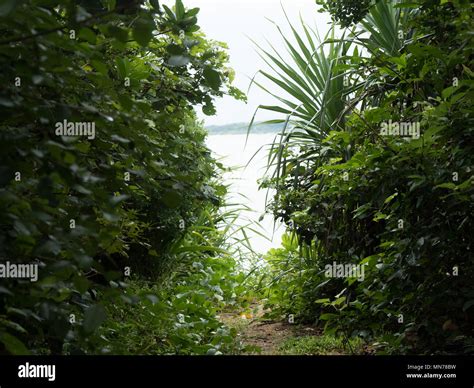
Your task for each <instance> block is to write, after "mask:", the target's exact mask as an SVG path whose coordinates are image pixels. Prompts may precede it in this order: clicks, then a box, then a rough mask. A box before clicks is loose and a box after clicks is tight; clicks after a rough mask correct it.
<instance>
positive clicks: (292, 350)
mask: <svg viewBox="0 0 474 388" xmlns="http://www.w3.org/2000/svg"><path fill="white" fill-rule="evenodd" d="M363 344H364V343H363V341H362V340H361V339H359V338H352V339H350V340H349V344H347V343H344V340H343V339H342V338H336V337H333V336H328V335H323V336H304V337H293V338H289V339H287V340H285V341H284V342H283V343H282V344H281V345H280V348H279V351H280V352H281V353H280V354H282V355H331V354H361V353H362V352H363ZM349 345H350V346H349Z"/></svg>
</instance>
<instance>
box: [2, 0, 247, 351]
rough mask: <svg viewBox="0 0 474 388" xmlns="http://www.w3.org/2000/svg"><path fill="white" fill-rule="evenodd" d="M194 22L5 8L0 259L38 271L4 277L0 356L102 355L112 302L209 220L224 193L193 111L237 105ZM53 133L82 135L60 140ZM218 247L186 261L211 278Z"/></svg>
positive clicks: (116, 11)
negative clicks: (34, 276)
mask: <svg viewBox="0 0 474 388" xmlns="http://www.w3.org/2000/svg"><path fill="white" fill-rule="evenodd" d="M198 12H199V9H198V8H195V9H188V10H186V9H185V8H184V6H183V4H182V3H181V1H180V0H177V1H176V4H175V6H174V7H173V9H170V8H168V7H166V6H164V5H163V6H160V4H159V2H158V1H149V2H148V1H147V2H145V1H132V2H130V1H99V0H87V1H85V0H63V1H51V0H39V1H4V2H2V6H1V7H0V65H1V68H2V73H1V81H2V89H1V91H0V116H1V126H0V155H1V162H0V230H1V233H0V259H1V262H2V263H3V262H7V261H8V262H10V263H14V264H20V263H21V264H26V263H32V262H36V263H37V264H38V265H39V280H38V281H37V282H30V281H29V280H22V279H2V283H1V286H0V352H1V353H5V352H6V353H14V354H21V353H28V352H34V353H62V352H67V353H71V352H84V351H86V352H95V351H99V349H98V347H99V346H101V345H100V342H99V341H95V340H94V333H95V332H96V330H97V328H98V327H99V326H100V325H101V324H102V323H103V322H104V321H105V320H106V319H107V313H110V311H107V310H111V309H112V310H113V307H110V306H109V305H110V304H111V303H112V304H113V303H117V300H118V299H117V298H119V297H120V295H122V300H124V301H126V302H133V301H134V300H132V299H133V298H132V299H131V298H130V297H129V296H128V294H130V291H128V292H127V294H126V295H123V293H124V289H125V288H126V286H127V282H128V279H129V278H130V277H134V278H136V279H156V276H158V275H164V274H166V273H167V272H168V269H170V268H175V267H176V265H183V264H182V262H180V260H181V259H182V254H181V252H182V251H185V250H186V248H185V247H183V246H178V247H177V246H176V244H179V243H181V244H184V242H185V241H186V239H187V238H188V236H189V234H190V233H196V232H195V231H193V230H192V228H193V227H195V226H196V225H197V223H199V220H200V219H201V218H202V214H203V212H208V213H209V214H210V217H211V218H212V217H218V213H217V210H216V206H218V205H219V204H220V203H221V202H222V199H223V197H224V195H225V193H226V188H225V187H224V186H222V185H221V184H219V183H218V182H217V181H215V180H214V177H215V176H216V174H217V172H218V169H219V166H218V164H216V162H215V161H214V160H213V159H212V158H211V156H210V151H209V150H208V149H207V147H206V146H205V144H204V139H205V136H206V132H205V131H204V130H203V128H202V127H201V125H200V123H199V122H198V121H197V120H196V115H195V113H194V110H193V107H194V106H196V105H202V107H203V108H202V109H203V111H204V113H206V114H208V115H211V114H214V113H215V108H214V104H213V99H214V98H215V97H220V96H222V95H224V94H230V95H232V96H234V97H236V98H239V99H243V98H244V96H243V95H242V93H241V92H240V91H238V90H237V89H235V88H233V87H232V86H231V84H230V83H231V81H232V78H233V73H232V70H230V69H229V68H227V67H226V62H227V60H228V57H227V54H226V52H225V47H224V46H223V45H222V44H220V43H216V42H213V41H210V40H207V39H206V38H205V37H204V35H203V33H202V32H200V29H199V26H198V25H197V18H196V15H197V14H198ZM64 120H67V123H66V124H65V127H66V130H69V127H68V125H69V124H71V123H72V124H73V126H74V125H75V124H77V123H79V125H85V126H86V125H90V126H89V130H90V132H86V133H82V134H81V133H79V132H74V128H73V129H72V130H71V131H70V132H60V129H61V128H60V125H61V123H64ZM92 125H93V126H92ZM75 128H76V129H77V128H79V127H78V126H77V125H76V127H75ZM84 128H85V127H84ZM92 129H93V130H92ZM72 135H74V136H72ZM193 236H194V235H193ZM194 238H195V239H198V240H199V238H198V237H196V236H194ZM220 243H221V242H219V241H216V242H214V243H213V244H211V246H205V245H204V246H201V248H199V249H200V251H201V252H202V253H201V256H199V257H198V258H196V260H198V262H199V260H200V259H202V260H205V263H204V264H203V265H205V266H206V268H208V269H209V270H211V269H212V268H215V265H216V264H212V265H211V264H210V263H209V260H211V258H210V257H211V256H216V255H217V254H218V253H219V252H220V251H219V249H220V247H219V244H220ZM200 244H202V241H199V243H196V244H195V245H200ZM180 249H181V250H180ZM206 260H207V261H206ZM229 265H230V264H229ZM175 276H177V275H176V274H175ZM196 281H197V280H196ZM178 289H179V288H178ZM152 290H154V289H153V288H150V292H151V291H152ZM163 292H165V291H163ZM160 303H161V302H160ZM117 308H118V307H117ZM131 308H132V307H131ZM177 311H179V309H177ZM208 313H209V314H210V312H208ZM112 314H114V312H113V311H112ZM214 327H217V323H215V322H214ZM122 329H123V328H122ZM106 350H107V349H106ZM112 350H113V349H112ZM109 351H110V349H109Z"/></svg>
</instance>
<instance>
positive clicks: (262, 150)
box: [207, 133, 284, 254]
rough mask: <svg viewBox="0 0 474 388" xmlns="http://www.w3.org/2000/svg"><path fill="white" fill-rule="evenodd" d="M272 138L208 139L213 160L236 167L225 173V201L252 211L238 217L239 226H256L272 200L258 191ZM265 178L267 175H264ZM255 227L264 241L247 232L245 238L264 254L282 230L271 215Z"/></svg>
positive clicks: (277, 241)
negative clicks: (227, 191)
mask: <svg viewBox="0 0 474 388" xmlns="http://www.w3.org/2000/svg"><path fill="white" fill-rule="evenodd" d="M274 138H275V133H263V134H250V135H249V136H248V138H247V135H246V134H229V135H210V136H209V137H208V140H207V144H208V147H209V148H210V149H211V150H212V152H213V154H214V156H215V157H216V158H218V159H219V160H220V162H221V163H222V164H224V165H225V166H226V167H238V168H237V169H235V170H233V171H232V172H229V173H226V174H225V175H224V181H225V183H227V184H229V183H230V184H231V188H230V192H231V194H230V196H229V199H230V200H233V202H236V201H238V202H239V203H243V204H245V205H247V206H248V207H250V208H251V209H252V212H243V213H242V215H241V217H240V219H239V224H240V225H243V224H245V223H246V222H248V221H249V220H250V221H253V222H259V218H260V217H261V216H262V215H263V214H264V213H265V203H266V200H268V201H270V200H271V198H272V193H271V192H270V193H269V192H268V190H267V189H261V190H259V184H258V181H259V180H260V179H262V178H263V177H264V176H265V173H266V167H267V157H268V146H269V144H270V143H272V141H273V139H274ZM246 140H247V141H246ZM252 157H253V158H252ZM249 161H250V163H249ZM247 164H248V165H247ZM267 175H270V173H268V172H267ZM267 197H268V198H267ZM259 224H260V226H261V227H259V226H254V227H255V228H256V229H257V230H259V232H260V233H262V234H264V236H265V238H264V237H262V236H259V235H258V234H257V233H253V232H251V231H249V232H248V234H249V239H250V241H251V246H252V248H253V249H254V250H255V251H256V252H258V253H259V254H264V253H265V252H267V251H268V249H270V248H272V247H278V246H279V245H280V241H281V235H282V232H283V230H284V228H283V226H281V225H280V224H279V223H277V224H276V223H275V222H274V220H273V217H272V215H271V214H268V215H266V216H265V217H264V219H263V220H262V221H260V222H259Z"/></svg>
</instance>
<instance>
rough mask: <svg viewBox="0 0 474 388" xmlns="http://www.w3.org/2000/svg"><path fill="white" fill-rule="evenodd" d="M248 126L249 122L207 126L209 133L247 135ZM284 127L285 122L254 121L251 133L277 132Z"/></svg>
mask: <svg viewBox="0 0 474 388" xmlns="http://www.w3.org/2000/svg"><path fill="white" fill-rule="evenodd" d="M248 127H249V124H248V123H232V124H224V125H208V126H206V127H205V128H206V129H207V131H208V133H209V135H245V134H247V132H248ZM283 127H284V125H283V124H265V123H261V122H259V123H254V124H253V125H252V129H251V130H250V134H264V133H275V134H277V133H278V132H280V131H281V130H282V129H283Z"/></svg>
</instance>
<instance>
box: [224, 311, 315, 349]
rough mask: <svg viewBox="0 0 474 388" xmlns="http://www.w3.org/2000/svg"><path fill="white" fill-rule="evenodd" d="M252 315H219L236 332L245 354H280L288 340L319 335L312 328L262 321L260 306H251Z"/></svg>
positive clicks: (233, 313) (262, 313)
mask: <svg viewBox="0 0 474 388" xmlns="http://www.w3.org/2000/svg"><path fill="white" fill-rule="evenodd" d="M252 311H253V313H239V312H229V313H222V314H220V318H221V320H222V321H223V322H224V323H225V324H227V325H228V326H230V327H234V328H236V329H237V330H238V332H239V336H240V340H241V342H242V344H243V345H244V346H247V347H249V348H250V349H249V350H250V351H248V352H247V353H246V354H263V355H277V354H282V353H281V351H280V346H281V345H282V344H283V343H284V342H285V340H288V339H290V338H295V337H303V336H315V335H319V334H320V333H319V332H318V330H316V329H315V328H313V327H310V326H301V325H295V324H290V323H289V322H285V321H272V320H264V319H263V318H262V317H263V315H264V311H263V309H262V307H261V306H260V305H256V306H253V308H252Z"/></svg>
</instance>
